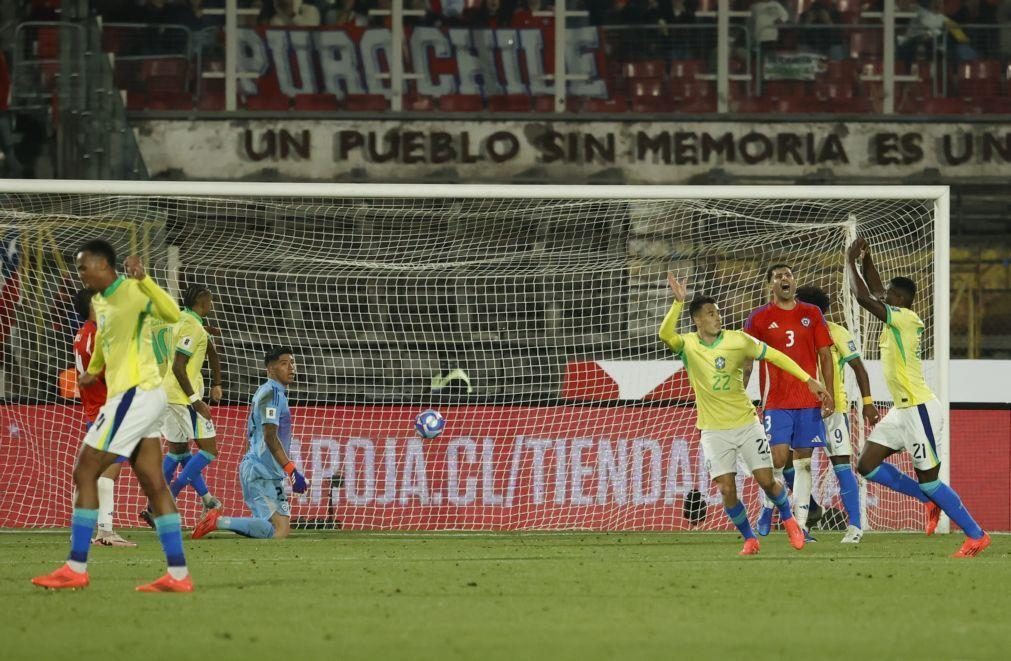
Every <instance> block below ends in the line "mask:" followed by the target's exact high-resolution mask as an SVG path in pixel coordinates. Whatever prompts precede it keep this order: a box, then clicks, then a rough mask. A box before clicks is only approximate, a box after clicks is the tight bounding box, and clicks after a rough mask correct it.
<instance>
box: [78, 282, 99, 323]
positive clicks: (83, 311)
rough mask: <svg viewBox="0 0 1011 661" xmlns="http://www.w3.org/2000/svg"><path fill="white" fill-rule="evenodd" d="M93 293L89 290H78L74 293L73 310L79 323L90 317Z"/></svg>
mask: <svg viewBox="0 0 1011 661" xmlns="http://www.w3.org/2000/svg"><path fill="white" fill-rule="evenodd" d="M94 295H95V292H93V291H91V290H90V289H78V290H77V291H76V292H74V310H75V311H76V312H77V316H78V317H80V318H81V321H87V320H88V317H90V316H91V297H92V296H94Z"/></svg>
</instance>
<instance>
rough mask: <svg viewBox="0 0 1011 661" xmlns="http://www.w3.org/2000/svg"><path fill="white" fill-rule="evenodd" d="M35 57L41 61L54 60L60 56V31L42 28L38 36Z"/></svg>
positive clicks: (52, 28)
mask: <svg viewBox="0 0 1011 661" xmlns="http://www.w3.org/2000/svg"><path fill="white" fill-rule="evenodd" d="M36 38H37V40H36V42H35V56H36V57H38V58H39V59H40V60H52V59H56V58H58V57H59V56H60V29H59V28H56V27H49V26H45V27H40V28H39V32H38V34H37V35H36Z"/></svg>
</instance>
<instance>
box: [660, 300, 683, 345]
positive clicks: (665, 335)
mask: <svg viewBox="0 0 1011 661" xmlns="http://www.w3.org/2000/svg"><path fill="white" fill-rule="evenodd" d="M684 306H685V304H684V302H683V301H674V305H672V306H671V307H670V310H668V311H667V316H666V317H664V318H663V322H662V323H661V324H660V331H659V335H660V339H661V340H663V343H664V344H666V345H667V346H668V347H670V348H671V350H672V351H674V353H680V352H681V350H682V349H684V347H685V340H684V338H683V337H681V335H679V334H678V332H677V326H678V319H680V318H681V310H683V309H684Z"/></svg>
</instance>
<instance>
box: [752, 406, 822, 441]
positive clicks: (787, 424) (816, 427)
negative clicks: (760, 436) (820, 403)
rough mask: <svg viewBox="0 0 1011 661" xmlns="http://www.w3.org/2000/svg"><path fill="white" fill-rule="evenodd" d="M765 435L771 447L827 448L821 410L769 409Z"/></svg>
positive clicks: (766, 416)
mask: <svg viewBox="0 0 1011 661" xmlns="http://www.w3.org/2000/svg"><path fill="white" fill-rule="evenodd" d="M765 433H766V434H767V435H768V437H769V445H786V444H789V445H790V447H791V448H795V449H796V448H823V447H825V423H824V422H823V421H822V419H821V409H820V408H817V409H767V410H766V411H765Z"/></svg>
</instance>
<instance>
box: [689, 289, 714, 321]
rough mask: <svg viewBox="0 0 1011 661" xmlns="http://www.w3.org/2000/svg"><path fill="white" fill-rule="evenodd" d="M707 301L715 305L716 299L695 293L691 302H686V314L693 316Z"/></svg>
mask: <svg viewBox="0 0 1011 661" xmlns="http://www.w3.org/2000/svg"><path fill="white" fill-rule="evenodd" d="M707 303H712V304H713V305H716V299H715V298H713V297H712V296H703V295H702V294H696V295H695V298H693V299H692V302H691V303H689V304H688V316H689V317H694V316H695V313H696V312H698V311H699V310H701V309H702V306H704V305H706V304H707Z"/></svg>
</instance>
